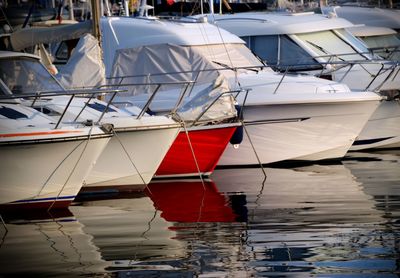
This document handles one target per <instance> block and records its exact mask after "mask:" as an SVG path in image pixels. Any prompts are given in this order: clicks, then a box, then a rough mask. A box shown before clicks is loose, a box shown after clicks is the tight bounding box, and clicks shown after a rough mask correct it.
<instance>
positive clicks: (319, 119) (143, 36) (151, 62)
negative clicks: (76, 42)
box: [102, 17, 381, 166]
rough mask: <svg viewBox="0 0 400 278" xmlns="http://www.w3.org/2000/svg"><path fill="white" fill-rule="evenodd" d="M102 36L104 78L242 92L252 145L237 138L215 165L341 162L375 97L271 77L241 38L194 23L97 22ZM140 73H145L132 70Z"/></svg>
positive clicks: (304, 79) (299, 78)
mask: <svg viewBox="0 0 400 278" xmlns="http://www.w3.org/2000/svg"><path fill="white" fill-rule="evenodd" d="M102 33H103V36H105V37H106V38H107V40H105V42H104V44H103V50H104V62H105V66H106V74H107V75H109V76H110V75H111V73H112V72H113V73H114V74H119V75H121V74H120V73H119V71H118V70H117V69H120V68H122V69H127V68H129V74H126V76H129V75H131V76H135V77H136V79H134V80H136V81H137V80H140V78H142V82H143V81H144V80H149V79H151V81H153V82H156V81H157V78H159V77H160V76H164V75H166V74H168V76H170V78H176V79H177V78H178V77H180V76H181V75H183V76H188V75H189V76H190V78H192V79H195V80H196V84H197V85H198V86H200V85H201V84H202V82H201V78H204V79H206V77H208V75H210V74H211V73H213V74H214V76H215V75H216V73H215V71H217V72H218V75H217V76H221V78H225V80H226V81H227V82H228V84H229V85H228V89H230V90H236V89H240V90H241V91H240V92H239V93H238V95H237V97H236V100H237V102H238V104H239V105H240V106H242V108H241V110H242V112H240V113H239V115H241V116H242V117H243V123H244V124H245V130H243V129H241V131H242V134H243V133H246V131H247V133H248V134H249V137H250V138H251V139H249V138H248V137H247V136H245V135H244V136H242V141H241V143H240V145H239V144H228V146H227V148H226V149H225V151H224V153H223V155H222V157H221V159H220V160H219V162H218V165H219V166H236V165H252V164H259V163H262V164H269V163H275V162H282V161H287V160H295V161H299V160H305V161H314V160H329V159H340V158H341V157H343V156H344V155H345V154H346V152H347V150H348V149H349V148H350V146H351V145H352V143H353V142H354V140H355V139H356V137H357V136H358V135H359V132H360V131H361V129H362V128H363V127H364V125H365V123H366V122H367V120H368V119H369V117H370V116H371V114H372V112H373V111H374V109H375V108H376V107H377V105H378V104H379V101H380V99H381V98H380V97H379V96H377V95H376V94H375V93H371V92H352V91H350V89H349V88H348V87H347V86H346V85H343V84H339V83H337V82H334V81H330V80H325V79H318V78H316V77H312V76H304V75H290V74H286V75H283V74H280V73H276V72H273V71H272V70H271V69H269V68H267V67H266V66H265V65H264V64H263V63H261V62H260V61H259V59H257V58H256V57H255V56H254V55H253V54H252V53H251V52H250V50H249V49H248V48H247V47H246V46H245V43H244V41H243V40H241V39H240V38H238V37H237V36H236V35H233V34H231V33H228V32H227V31H225V30H222V29H218V28H217V27H216V26H214V25H212V24H209V23H207V22H204V21H203V22H202V21H201V20H193V19H183V20H178V21H173V20H161V19H158V18H148V17H145V18H103V19H102ZM129 33H134V34H135V36H126V34H129ZM139 54H140V55H139ZM123 61H125V67H123V66H124V64H121V63H122V62H123ZM128 61H129V62H128ZM172 61H173V62H172ZM119 62H121V63H119ZM132 63H134V64H135V65H137V66H136V67H129V65H132ZM143 67H146V70H147V72H146V74H143V73H141V74H140V72H139V70H140V69H141V68H143ZM203 76H204V77H203ZM192 79H191V80H192ZM119 81H120V80H119ZM239 85H240V87H239ZM350 111H351V112H350ZM238 133H239V132H238ZM238 146H239V147H238ZM257 157H258V158H257Z"/></svg>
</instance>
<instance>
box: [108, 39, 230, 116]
mask: <svg viewBox="0 0 400 278" xmlns="http://www.w3.org/2000/svg"><path fill="white" fill-rule="evenodd" d="M120 77H123V80H122V79H121V78H120ZM186 81H196V85H195V86H194V87H193V90H192V91H191V92H190V94H188V95H186V96H185V98H184V101H183V104H182V105H181V106H180V108H179V110H178V111H177V112H178V115H179V117H181V118H182V119H183V120H185V121H186V122H190V121H194V120H196V119H197V118H198V117H199V115H201V114H202V113H203V112H204V111H206V110H207V109H208V110H207V112H206V113H205V114H204V115H203V116H202V117H201V120H202V121H220V120H223V119H227V118H232V117H234V116H236V109H235V107H234V99H233V97H232V96H231V95H230V94H224V93H226V92H228V91H229V85H228V82H227V80H226V78H225V77H224V76H223V75H220V73H219V72H218V71H217V68H216V67H215V66H214V65H213V64H212V63H210V62H209V61H208V60H207V59H206V58H205V57H204V55H202V54H201V53H200V52H198V51H197V50H195V49H193V48H192V47H184V46H178V45H173V44H158V45H149V46H140V47H137V48H129V49H118V50H116V53H115V58H114V62H113V66H112V70H111V78H110V82H111V83H113V84H119V83H122V84H127V83H135V84H138V83H173V82H186ZM181 89H182V85H169V86H164V87H161V88H160V91H159V92H158V93H157V97H156V98H155V100H154V101H153V104H152V106H151V109H153V110H166V109H173V108H174V105H175V104H176V101H177V99H178V98H179V95H180V93H181ZM151 92H152V91H149V90H148V88H147V86H135V87H134V88H131V89H130V90H129V95H130V96H136V97H137V99H140V97H142V98H143V95H144V94H147V97H148V96H149V94H151ZM221 94H224V95H223V96H222V97H221ZM214 101H216V102H215V103H214ZM212 103H214V104H213V105H212V106H211V107H209V106H210V105H211V104H212Z"/></svg>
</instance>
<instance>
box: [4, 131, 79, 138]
mask: <svg viewBox="0 0 400 278" xmlns="http://www.w3.org/2000/svg"><path fill="white" fill-rule="evenodd" d="M67 133H82V131H78V130H69V131H65V130H53V131H42V132H28V133H7V134H0V138H8V137H21V136H39V135H57V134H67Z"/></svg>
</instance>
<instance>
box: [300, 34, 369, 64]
mask: <svg viewBox="0 0 400 278" xmlns="http://www.w3.org/2000/svg"><path fill="white" fill-rule="evenodd" d="M296 37H297V38H298V39H300V40H301V41H302V42H303V43H304V44H305V45H306V46H307V47H309V48H310V49H311V50H312V51H314V52H315V53H316V54H317V55H318V56H320V57H324V60H326V61H328V60H331V61H359V60H366V58H365V57H364V56H362V55H361V54H359V53H358V52H357V51H356V50H355V49H354V47H353V46H352V45H350V44H349V43H347V42H346V41H344V40H343V39H341V38H340V37H338V36H337V34H336V33H335V32H333V31H321V32H313V33H304V34H298V35H296Z"/></svg>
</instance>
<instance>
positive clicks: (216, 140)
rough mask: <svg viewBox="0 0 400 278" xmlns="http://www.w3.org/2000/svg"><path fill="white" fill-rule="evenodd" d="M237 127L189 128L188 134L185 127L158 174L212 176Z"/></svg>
mask: <svg viewBox="0 0 400 278" xmlns="http://www.w3.org/2000/svg"><path fill="white" fill-rule="evenodd" d="M237 126H238V124H226V125H222V124H221V125H210V126H204V127H197V128H196V127H193V128H190V129H188V133H187V134H186V132H185V130H182V131H181V132H180V133H179V135H178V137H177V138H176V140H175V142H174V144H173V145H172V147H171V149H170V150H169V151H168V153H167V155H166V156H165V158H164V160H163V161H162V163H161V165H160V167H159V168H158V170H157V172H156V175H155V177H157V178H165V177H187V176H199V175H204V176H208V175H210V174H211V173H212V172H213V171H214V169H215V167H216V165H217V163H218V161H219V159H220V157H221V155H222V153H223V152H224V150H225V148H226V146H227V144H228V142H229V140H230V139H231V137H232V135H233V133H234V132H235V130H236V128H237ZM188 138H189V139H190V141H189V140H188ZM191 147H192V148H191ZM192 149H193V152H192ZM193 155H194V156H193ZM194 157H195V158H194ZM197 165H198V168H197Z"/></svg>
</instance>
